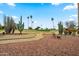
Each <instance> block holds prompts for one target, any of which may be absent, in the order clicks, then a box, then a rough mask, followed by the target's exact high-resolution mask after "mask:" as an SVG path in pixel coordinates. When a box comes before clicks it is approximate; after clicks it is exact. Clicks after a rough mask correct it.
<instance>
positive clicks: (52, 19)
mask: <svg viewBox="0 0 79 59" xmlns="http://www.w3.org/2000/svg"><path fill="white" fill-rule="evenodd" d="M51 21H52V24H53V29H54V18H51Z"/></svg>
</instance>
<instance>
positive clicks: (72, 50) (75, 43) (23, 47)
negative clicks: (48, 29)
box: [0, 35, 79, 56]
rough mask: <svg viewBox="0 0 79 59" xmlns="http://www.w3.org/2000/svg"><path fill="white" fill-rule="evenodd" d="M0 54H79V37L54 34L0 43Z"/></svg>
mask: <svg viewBox="0 0 79 59" xmlns="http://www.w3.org/2000/svg"><path fill="white" fill-rule="evenodd" d="M0 55H7V56H66V55H67V56H79V37H73V36H69V37H65V36H63V37H62V38H61V39H57V38H55V37H53V36H52V35H45V37H44V38H42V39H40V40H36V41H30V42H20V43H9V44H0Z"/></svg>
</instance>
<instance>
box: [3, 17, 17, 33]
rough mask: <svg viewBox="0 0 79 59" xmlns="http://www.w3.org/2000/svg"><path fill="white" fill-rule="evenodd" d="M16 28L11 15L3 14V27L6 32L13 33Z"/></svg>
mask: <svg viewBox="0 0 79 59" xmlns="http://www.w3.org/2000/svg"><path fill="white" fill-rule="evenodd" d="M15 28H16V25H15V22H14V20H13V18H12V17H9V16H4V29H5V32H6V34H10V33H11V32H12V33H14V31H15Z"/></svg>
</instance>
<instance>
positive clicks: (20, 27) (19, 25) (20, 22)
mask: <svg viewBox="0 0 79 59" xmlns="http://www.w3.org/2000/svg"><path fill="white" fill-rule="evenodd" d="M17 29H18V30H19V31H20V34H22V31H23V29H24V23H22V16H21V17H20V21H19V23H18V24H17Z"/></svg>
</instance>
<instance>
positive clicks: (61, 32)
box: [58, 22, 63, 35]
mask: <svg viewBox="0 0 79 59" xmlns="http://www.w3.org/2000/svg"><path fill="white" fill-rule="evenodd" d="M58 31H59V34H60V35H62V34H63V24H62V22H59V23H58Z"/></svg>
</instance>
